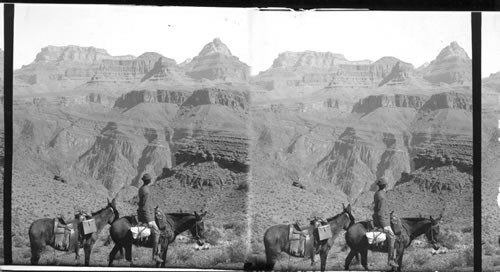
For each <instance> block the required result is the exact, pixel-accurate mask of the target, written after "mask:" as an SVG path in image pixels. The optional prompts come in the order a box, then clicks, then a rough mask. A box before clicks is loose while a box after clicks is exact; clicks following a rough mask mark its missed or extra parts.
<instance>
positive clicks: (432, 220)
mask: <svg viewBox="0 0 500 272" xmlns="http://www.w3.org/2000/svg"><path fill="white" fill-rule="evenodd" d="M430 219H431V223H432V224H435V223H436V220H434V218H432V215H431V216H430Z"/></svg>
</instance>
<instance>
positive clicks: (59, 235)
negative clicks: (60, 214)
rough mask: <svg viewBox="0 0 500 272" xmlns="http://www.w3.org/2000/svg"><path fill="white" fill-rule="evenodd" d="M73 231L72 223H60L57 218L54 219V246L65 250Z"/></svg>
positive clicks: (68, 245)
mask: <svg viewBox="0 0 500 272" xmlns="http://www.w3.org/2000/svg"><path fill="white" fill-rule="evenodd" d="M73 233H74V230H73V224H68V225H60V224H59V223H58V222H57V219H56V220H54V248H56V249H58V250H62V251H67V250H68V249H69V247H70V242H71V237H72V235H73Z"/></svg>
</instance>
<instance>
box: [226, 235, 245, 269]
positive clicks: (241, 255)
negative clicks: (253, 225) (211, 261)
mask: <svg viewBox="0 0 500 272" xmlns="http://www.w3.org/2000/svg"><path fill="white" fill-rule="evenodd" d="M226 250H227V254H228V256H229V259H230V260H231V262H233V263H240V262H243V261H245V257H246V254H247V247H246V244H245V242H243V241H242V240H238V241H237V242H236V243H234V244H232V245H230V246H228V247H227V248H226Z"/></svg>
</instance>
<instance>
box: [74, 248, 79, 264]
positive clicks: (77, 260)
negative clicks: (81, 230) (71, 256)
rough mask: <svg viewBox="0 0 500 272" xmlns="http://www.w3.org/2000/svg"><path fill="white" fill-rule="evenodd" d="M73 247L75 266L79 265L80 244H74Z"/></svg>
mask: <svg viewBox="0 0 500 272" xmlns="http://www.w3.org/2000/svg"><path fill="white" fill-rule="evenodd" d="M75 247H76V248H75V265H80V244H78V243H76V246H75Z"/></svg>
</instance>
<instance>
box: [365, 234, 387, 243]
mask: <svg viewBox="0 0 500 272" xmlns="http://www.w3.org/2000/svg"><path fill="white" fill-rule="evenodd" d="M365 235H366V238H368V244H370V245H371V244H376V243H381V242H384V241H385V239H386V238H387V237H386V234H385V233H384V232H378V231H374V232H367V233H366V234H365Z"/></svg>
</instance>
